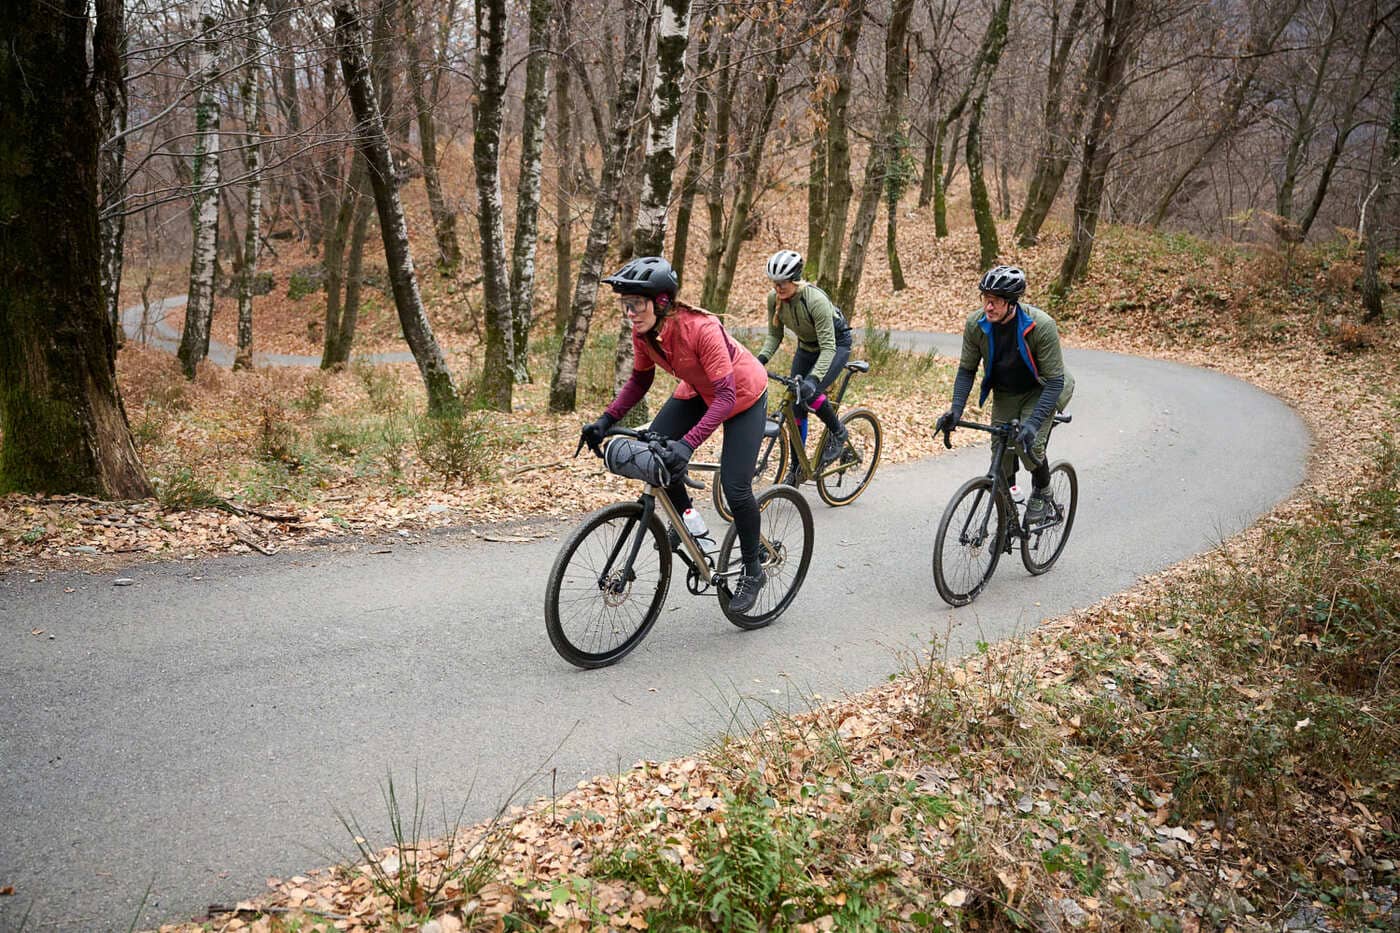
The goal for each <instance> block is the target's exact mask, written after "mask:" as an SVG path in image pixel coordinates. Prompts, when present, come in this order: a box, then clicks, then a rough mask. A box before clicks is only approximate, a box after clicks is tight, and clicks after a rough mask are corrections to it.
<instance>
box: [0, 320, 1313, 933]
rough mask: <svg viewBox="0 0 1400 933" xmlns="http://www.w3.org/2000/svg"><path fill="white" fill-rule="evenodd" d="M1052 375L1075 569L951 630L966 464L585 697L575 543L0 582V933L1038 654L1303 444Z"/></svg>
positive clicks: (1160, 381) (176, 904)
mask: <svg viewBox="0 0 1400 933" xmlns="http://www.w3.org/2000/svg"><path fill="white" fill-rule="evenodd" d="M901 337H902V339H903V340H905V341H906V342H909V343H919V344H921V345H936V346H938V347H939V348H941V350H942V352H944V353H948V352H950V351H951V350H952V348H953V338H950V337H941V338H938V337H928V336H918V335H901ZM1066 359H1067V364H1068V365H1069V366H1070V367H1071V369H1072V371H1073V372H1074V373H1075V376H1076V378H1077V381H1078V389H1077V392H1076V395H1075V398H1074V402H1073V405H1072V406H1071V411H1072V412H1073V413H1074V415H1075V419H1074V422H1073V423H1072V424H1071V425H1068V426H1066V427H1064V428H1061V429H1057V431H1056V433H1055V442H1054V444H1053V446H1052V455H1053V456H1055V457H1065V458H1068V459H1070V460H1071V461H1073V462H1074V464H1075V466H1076V468H1077V469H1078V471H1079V478H1080V495H1081V500H1080V506H1079V515H1078V519H1077V521H1076V525H1075V529H1074V534H1073V538H1072V539H1071V541H1070V543H1069V546H1068V548H1067V549H1066V551H1065V554H1064V556H1063V557H1062V558H1061V560H1060V562H1059V564H1058V565H1057V566H1056V567H1055V569H1054V570H1053V571H1052V572H1051V573H1049V574H1048V575H1046V576H1043V577H1039V578H1032V577H1030V576H1029V575H1027V574H1026V573H1025V571H1024V570H1023V569H1022V568H1021V567H1020V563H1019V561H1018V560H1016V559H1014V558H1012V559H1009V560H1005V561H1003V562H1002V565H1001V567H1000V568H999V569H998V573H997V576H996V577H995V578H994V580H993V581H992V583H991V585H990V587H989V588H988V590H987V591H986V592H985V593H984V594H983V595H982V596H981V597H980V598H979V599H978V601H977V602H976V603H974V604H973V605H972V606H969V607H966V608H964V609H959V610H950V609H948V608H947V607H946V606H945V605H944V604H943V603H942V602H941V601H940V600H939V599H938V597H937V595H936V593H935V592H934V589H933V581H932V574H931V571H930V566H929V561H930V551H931V547H932V539H933V533H934V529H935V527H936V524H937V520H938V517H939V515H940V514H941V512H942V510H943V506H944V505H945V503H946V501H947V499H948V497H949V496H950V495H951V494H952V492H953V491H954V489H956V488H957V486H958V485H959V484H960V483H961V482H962V481H963V480H964V479H966V478H967V477H969V476H971V475H973V474H975V473H980V472H982V471H984V470H985V468H986V462H985V460H986V453H985V450H984V449H982V448H977V449H969V450H961V451H957V452H954V453H951V454H950V455H948V456H941V457H937V458H933V459H931V460H927V461H923V462H918V463H910V464H902V465H899V466H890V465H888V464H886V465H885V466H883V467H882V468H881V470H880V473H879V474H878V476H877V477H876V480H875V482H874V484H873V485H872V487H871V488H870V490H869V491H867V492H866V494H865V495H864V497H862V498H861V499H860V500H859V501H858V502H857V503H856V504H855V505H853V506H851V507H849V508H846V509H843V510H832V509H829V508H827V507H826V506H824V505H822V504H821V502H820V500H818V499H817V497H816V495H815V493H814V492H810V491H809V493H808V495H809V499H810V501H811V502H812V504H813V511H814V512H815V515H816V525H817V549H816V554H815V557H814V560H813V564H812V570H811V573H810V574H809V576H808V578H807V583H806V586H805V587H804V589H803V591H802V592H801V594H800V595H799V597H798V599H797V600H796V601H795V603H794V604H793V606H792V608H791V609H790V610H789V611H788V613H787V614H786V615H785V616H784V618H782V619H781V620H779V621H778V622H777V623H776V624H774V625H773V626H771V627H769V628H768V629H765V630H761V631H757V632H741V631H739V630H738V629H735V628H734V627H732V626H731V625H729V624H728V623H727V622H726V621H725V620H724V618H723V617H722V616H721V615H720V613H719V609H718V606H717V605H716V604H715V603H714V602H713V600H712V599H711V598H695V597H692V596H690V595H688V594H687V593H686V592H685V589H684V586H683V585H681V581H679V580H677V581H676V582H675V585H673V587H672V590H671V595H670V597H669V603H668V609H667V611H666V612H665V614H664V615H663V617H662V619H661V621H660V622H659V623H658V624H657V626H656V628H655V629H654V630H653V631H652V633H651V635H650V636H649V637H648V638H647V640H646V641H645V642H643V644H642V645H641V646H640V647H639V648H638V649H637V650H636V651H635V652H634V653H633V654H632V655H630V656H629V657H628V658H627V659H626V660H624V661H623V662H622V663H621V664H620V665H618V666H615V667H613V668H609V669H605V670H602V671H595V672H582V671H576V670H575V669H573V668H572V667H570V666H569V665H567V664H566V663H565V662H563V661H562V660H561V659H559V658H558V657H557V656H556V655H555V654H554V652H553V650H552V649H551V648H550V645H549V641H548V639H547V637H546V635H545V632H544V621H543V610H542V603H543V593H544V586H545V575H546V573H547V572H548V569H549V567H550V564H551V562H552V560H553V558H554V555H555V552H556V551H557V549H558V546H559V541H560V539H561V538H562V536H563V534H564V533H566V532H567V530H568V529H569V528H571V527H572V526H573V524H574V522H573V521H572V520H570V521H567V522H562V523H560V524H559V525H558V527H557V528H555V529H553V530H554V534H553V535H552V536H550V537H546V538H543V539H540V540H537V541H533V542H531V543H526V544H500V543H490V542H486V541H467V542H462V541H460V540H451V541H449V540H445V539H443V538H435V539H429V540H426V541H419V542H413V543H404V544H401V545H398V546H395V547H394V548H393V550H392V553H374V551H377V550H382V548H370V547H365V548H362V549H360V550H358V551H354V552H349V553H346V552H344V551H341V550H336V551H331V550H323V551H314V550H313V551H309V552H300V553H284V554H278V555H276V556H273V557H261V556H249V557H234V558H221V559H217V560H209V561H199V562H174V563H164V564H151V565H147V566H140V567H136V568H134V569H131V570H129V571H126V572H124V573H123V574H122V575H123V576H127V577H131V578H133V579H134V580H135V581H136V582H135V584H134V585H131V586H123V587H117V586H114V585H113V582H112V580H113V577H112V576H90V575H84V574H68V573H64V574H60V573H53V574H48V575H45V576H43V577H42V578H39V579H32V578H31V577H29V576H23V575H17V574H10V575H6V576H0V644H3V646H4V648H3V650H0V887H3V886H5V885H13V886H14V888H15V891H16V893H15V896H12V897H4V898H0V929H10V928H13V927H15V926H17V925H18V924H19V919H20V917H21V916H22V915H23V914H24V913H25V912H26V911H28V910H30V909H31V908H32V914H31V915H30V917H29V920H28V928H29V929H31V930H51V929H60V930H84V931H87V930H105V929H120V930H125V929H126V928H127V927H128V926H129V925H130V923H131V922H132V919H133V917H135V916H136V913H137V906H138V904H139V902H140V900H141V897H142V894H143V892H144V891H145V890H146V887H147V885H148V884H150V885H151V894H150V899H149V901H148V903H147V906H146V909H145V910H144V912H143V914H142V917H141V922H142V923H143V924H147V925H154V924H155V923H157V922H159V921H162V920H171V919H179V918H183V917H188V916H191V915H195V914H198V913H200V912H202V911H203V909H204V907H205V905H207V904H209V903H212V902H223V903H228V902H231V901H233V900H235V899H238V898H240V897H246V896H250V895H252V894H255V893H257V892H258V891H259V890H260V889H261V888H262V885H263V880H264V878H266V877H267V876H268V875H277V876H282V877H286V876H288V875H290V874H294V873H296V872H298V871H302V870H305V869H307V868H312V867H316V866H319V865H325V864H329V863H331V862H332V861H333V855H334V854H335V853H337V852H344V851H346V850H347V849H348V847H349V842H350V840H349V837H348V835H347V834H346V832H345V831H344V830H343V829H342V828H341V826H340V825H339V823H338V822H337V819H336V816H335V811H336V810H340V811H342V812H347V813H352V814H354V815H355V816H356V817H358V818H359V819H360V820H361V821H362V822H363V823H364V824H365V825H366V826H368V827H372V828H373V829H374V830H375V831H378V832H382V831H383V829H384V827H385V820H384V807H383V804H382V802H381V799H380V785H381V782H382V781H383V779H384V778H385V776H386V774H389V773H392V774H393V775H394V777H395V780H396V783H398V784H399V786H400V789H401V790H402V788H403V787H404V786H405V785H407V786H411V785H412V782H413V780H414V777H415V774H416V777H417V780H418V782H419V784H420V786H421V788H422V793H423V794H424V795H425V797H426V798H427V800H428V801H429V810H430V812H438V810H439V808H440V807H441V806H442V805H443V804H446V806H447V807H448V808H449V809H452V810H454V811H455V809H456V808H457V807H459V806H460V805H461V802H462V801H463V800H464V799H466V800H467V817H468V818H473V819H474V818H479V817H483V816H486V815H488V814H489V813H491V812H492V811H494V810H495V809H496V807H497V806H498V805H499V804H500V803H501V802H502V800H503V799H505V797H506V795H507V794H508V793H509V792H510V791H511V790H512V789H513V788H516V787H517V786H518V785H520V784H521V783H522V782H524V783H525V784H526V788H525V792H524V794H523V796H525V797H529V796H532V795H534V794H539V793H545V794H547V793H549V790H550V786H551V777H553V778H554V779H555V781H556V783H557V786H558V787H559V788H560V789H561V790H562V789H567V788H569V787H571V786H572V784H573V783H574V782H575V781H577V780H579V779H582V778H586V777H588V776H591V775H594V774H600V773H607V772H610V771H614V770H617V769H620V768H626V767H628V766H629V765H631V764H633V763H634V762H636V761H638V760H639V759H643V758H665V757H670V756H674V755H677V754H680V753H685V752H689V751H692V750H694V749H696V748H697V747H699V746H701V745H702V744H703V743H704V742H705V741H706V739H707V737H710V736H713V735H715V734H716V733H717V732H718V731H719V730H721V729H723V727H724V726H725V724H726V720H727V717H728V716H729V715H730V711H731V710H732V709H733V708H734V707H735V705H736V704H737V703H739V702H740V701H739V700H738V699H737V698H738V697H741V696H747V697H751V698H753V699H754V700H755V701H757V702H758V703H777V704H780V705H781V704H783V703H786V702H789V701H790V700H791V701H795V702H800V698H799V697H798V696H797V694H798V693H799V692H802V693H807V694H810V693H814V692H815V693H820V694H822V695H825V696H833V695H837V694H839V693H841V692H842V691H858V690H861V689H863V688H866V687H869V686H872V685H875V684H878V683H881V682H883V681H884V680H885V679H886V677H887V675H888V674H890V673H891V672H892V671H894V670H896V669H897V668H898V666H899V664H898V661H897V660H896V654H897V652H899V651H900V650H903V649H908V648H913V647H916V646H918V645H920V644H924V643H926V642H927V641H928V639H929V638H930V637H932V636H934V635H948V636H950V638H951V642H952V645H953V648H954V649H955V650H966V649H969V648H970V647H971V646H972V644H973V643H974V642H975V641H977V640H993V639H1000V638H1005V637H1008V636H1010V635H1013V634H1015V633H1017V632H1021V631H1024V630H1026V629H1027V628H1029V627H1031V626H1034V625H1036V624H1037V623H1038V622H1040V621H1041V620H1043V619H1046V618H1051V617H1054V616H1057V615H1060V614H1062V613H1064V612H1065V611H1067V610H1070V609H1073V608H1075V607H1081V606H1085V605H1088V604H1091V603H1093V602H1095V601H1097V600H1098V599H1100V598H1101V597H1103V596H1106V595H1109V594H1111V593H1114V592H1117V591H1120V590H1123V589H1125V588H1126V587H1129V586H1131V585H1132V583H1133V582H1134V580H1136V579H1137V578H1139V577H1140V576H1142V575H1144V574H1148V573H1151V572H1153V571H1157V570H1160V569H1162V568H1164V567H1166V566H1168V565H1170V564H1172V563H1174V562H1176V561H1178V560H1181V559H1182V558H1184V557H1186V556H1188V555H1190V554H1193V553H1197V552H1199V551H1202V550H1204V549H1208V548H1210V547H1211V546H1212V545H1214V544H1215V543H1216V542H1218V541H1219V540H1220V539H1221V538H1222V537H1224V536H1227V535H1229V534H1231V533H1233V532H1235V531H1236V530H1238V529H1240V528H1243V527H1245V526H1247V525H1248V524H1249V523H1250V522H1252V521H1253V520H1254V519H1255V518H1256V517H1257V516H1258V515H1260V514H1261V513H1262V512H1264V511H1267V510H1268V509H1269V508H1270V507H1271V506H1272V505H1273V504H1274V503H1276V502H1277V501H1279V500H1280V499H1282V498H1284V497H1286V496H1287V495H1288V494H1289V492H1290V490H1292V489H1293V488H1294V486H1295V485H1296V484H1298V483H1299V482H1300V481H1301V480H1302V479H1303V476H1304V468H1305V464H1306V459H1307V455H1308V448H1309V437H1308V434H1307V431H1306V429H1305V427H1304V426H1303V424H1302V423H1301V422H1300V421H1299V419H1298V418H1297V417H1296V416H1295V415H1294V414H1293V413H1292V412H1291V411H1290V410H1289V409H1288V408H1287V407H1286V406H1285V405H1283V404H1282V403H1281V402H1279V401H1278V400H1276V399H1274V398H1272V397H1270V396H1268V395H1266V394H1264V393H1262V392H1260V391H1258V390H1256V389H1254V388H1252V387H1250V386H1248V385H1246V384H1244V383H1242V382H1240V381H1237V380H1235V379H1232V378H1229V377H1227V376H1223V375H1220V374H1218V373H1213V372H1208V371H1204V370H1199V369H1192V368H1189V367H1185V366H1179V365H1175V364H1171V363H1165V362H1157V361H1148V360H1141V359H1136V358H1132V357H1126V356H1118V355H1114V354H1108V353H1099V352H1090V351H1082V350H1081V351H1075V350H1069V351H1067V353H1066ZM934 414H935V413H930V416H929V420H930V423H931V422H932V418H933V416H934ZM547 481H548V477H547V476H545V475H542V476H541V482H547ZM808 489H809V490H810V487H808ZM69 590H71V592H69ZM33 629H43V630H44V632H45V634H44V635H42V636H34V635H31V634H30V632H31V630H33ZM49 635H52V636H53V637H52V638H50V637H48V636H49ZM541 774H543V776H541ZM532 776H533V777H532Z"/></svg>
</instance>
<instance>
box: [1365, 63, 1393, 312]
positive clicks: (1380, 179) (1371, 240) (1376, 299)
mask: <svg viewBox="0 0 1400 933" xmlns="http://www.w3.org/2000/svg"><path fill="white" fill-rule="evenodd" d="M1380 163H1381V164H1380V171H1379V172H1377V178H1376V183H1375V185H1374V186H1372V188H1371V191H1370V192H1369V193H1368V194H1367V198H1366V202H1367V203H1365V204H1364V205H1363V207H1362V209H1361V238H1362V240H1363V241H1364V243H1363V251H1364V256H1365V258H1364V260H1363V262H1362V271H1361V305H1362V307H1364V308H1365V309H1366V314H1365V317H1364V320H1366V321H1368V322H1370V321H1378V320H1380V318H1381V310H1382V306H1381V283H1380V276H1379V275H1378V274H1377V270H1378V269H1379V267H1380V252H1381V250H1380V225H1381V218H1382V217H1383V216H1385V205H1386V202H1387V201H1388V200H1389V198H1390V194H1391V186H1392V185H1393V184H1394V181H1395V173H1396V169H1397V168H1400V73H1397V74H1396V77H1395V89H1394V91H1393V92H1392V93H1391V98H1390V125H1389V127H1388V128H1387V129H1386V140H1385V149H1384V150H1383V152H1382V154H1381V159H1380ZM1390 216H1391V218H1392V219H1393V218H1394V216H1395V215H1394V214H1393V213H1392V214H1391V215H1390Z"/></svg>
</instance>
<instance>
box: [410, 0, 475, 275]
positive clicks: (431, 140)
mask: <svg viewBox="0 0 1400 933" xmlns="http://www.w3.org/2000/svg"><path fill="white" fill-rule="evenodd" d="M402 11H403V26H404V40H405V41H404V57H405V59H407V63H408V84H409V88H410V90H411V91H412V92H413V109H414V111H415V113H416V114H417V117H418V150H419V152H420V153H421V155H422V159H423V186H424V188H426V189H427V192H428V211H429V213H431V214H432V217H433V232H434V233H435V234H436V236H437V247H438V271H439V272H440V273H441V274H443V275H449V276H450V275H453V274H455V273H456V271H457V267H458V266H460V265H461V264H462V247H461V246H460V245H459V244H458V243H457V215H456V214H455V213H454V212H453V211H452V209H451V208H450V207H448V206H447V198H445V197H444V196H443V193H442V180H441V179H440V178H439V177H438V157H437V121H436V120H435V119H434V118H433V108H434V107H436V106H437V100H436V99H435V98H433V97H431V96H429V95H430V92H431V87H432V85H431V84H430V82H429V81H428V78H427V75H426V74H424V71H423V59H424V55H423V36H422V25H421V24H420V23H419V21H418V0H403V2H402Z"/></svg>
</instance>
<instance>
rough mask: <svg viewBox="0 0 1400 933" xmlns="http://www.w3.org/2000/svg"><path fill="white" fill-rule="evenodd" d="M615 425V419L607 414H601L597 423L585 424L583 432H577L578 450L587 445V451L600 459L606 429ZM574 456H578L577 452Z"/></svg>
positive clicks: (606, 432)
mask: <svg viewBox="0 0 1400 933" xmlns="http://www.w3.org/2000/svg"><path fill="white" fill-rule="evenodd" d="M615 424H617V419H616V418H614V417H613V416H612V415H610V414H608V413H607V412H603V414H602V415H601V416H599V418H598V420H597V421H592V422H589V423H588V424H585V425H584V426H583V430H582V431H580V432H579V449H580V450H581V449H582V448H583V445H584V444H587V445H588V449H589V450H591V451H593V453H594V454H595V455H597V456H599V457H601V456H602V455H603V438H604V437H606V436H607V434H608V429H609V428H611V427H612V426H613V425H615ZM574 456H578V451H575V452H574Z"/></svg>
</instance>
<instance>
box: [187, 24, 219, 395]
mask: <svg viewBox="0 0 1400 933" xmlns="http://www.w3.org/2000/svg"><path fill="white" fill-rule="evenodd" d="M209 7H210V0H200V8H201V9H200V17H199V22H200V32H201V37H200V42H199V51H198V53H197V56H196V59H195V60H196V66H195V72H196V75H197V77H196V80H197V81H198V82H199V102H198V103H197V104H196V106H195V118H194V122H195V130H194V133H195V142H194V173H193V174H194V206H193V209H192V210H191V212H190V214H191V217H192V218H193V221H194V236H193V237H192V240H193V242H192V245H191V247H190V283H189V287H188V289H187V292H186V293H187V294H188V295H189V299H188V302H187V303H186V305H185V330H184V333H183V334H181V335H180V351H179V356H180V366H181V368H182V369H183V370H184V373H185V378H186V379H193V378H194V373H195V367H196V366H198V365H199V363H200V361H201V360H203V359H204V358H205V357H207V356H208V355H209V327H210V324H211V323H212V321H213V318H214V264H215V263H216V262H217V260H218V248H219V246H218V241H219V97H218V81H219V57H218V38H217V37H216V36H215V34H214V30H215V28H216V27H217V25H218V24H217V23H216V21H215V19H214V15H213V14H212V13H211V12H210V11H209Z"/></svg>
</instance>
